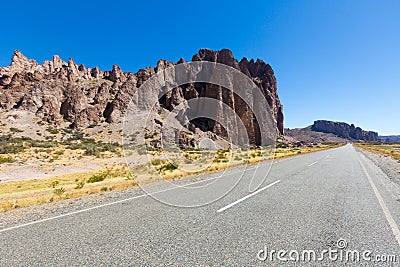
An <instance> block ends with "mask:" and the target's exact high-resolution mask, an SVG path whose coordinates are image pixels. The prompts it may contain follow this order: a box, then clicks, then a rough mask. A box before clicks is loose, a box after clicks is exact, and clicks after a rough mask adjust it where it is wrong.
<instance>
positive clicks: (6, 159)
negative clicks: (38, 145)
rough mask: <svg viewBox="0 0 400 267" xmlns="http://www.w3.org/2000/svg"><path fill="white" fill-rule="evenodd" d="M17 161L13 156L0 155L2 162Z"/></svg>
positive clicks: (0, 161) (0, 162)
mask: <svg viewBox="0 0 400 267" xmlns="http://www.w3.org/2000/svg"><path fill="white" fill-rule="evenodd" d="M12 162H15V159H13V158H11V157H2V156H0V164H2V163H12Z"/></svg>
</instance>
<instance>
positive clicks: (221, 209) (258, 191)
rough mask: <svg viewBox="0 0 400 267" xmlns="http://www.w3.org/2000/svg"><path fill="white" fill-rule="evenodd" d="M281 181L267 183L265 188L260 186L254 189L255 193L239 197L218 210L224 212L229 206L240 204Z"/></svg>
mask: <svg viewBox="0 0 400 267" xmlns="http://www.w3.org/2000/svg"><path fill="white" fill-rule="evenodd" d="M280 181H281V180H277V181H275V182H273V183H271V184H269V185H267V186H264V187H263V188H260V189H258V190H257V191H254V192H253V193H251V194H248V195H247V196H245V197H242V198H241V199H238V200H236V201H235V202H232V203H231V204H229V205H226V206H225V207H223V208H220V209H219V210H217V212H223V211H224V210H227V209H229V208H231V207H233V206H235V205H236V204H238V203H240V202H242V201H244V200H246V199H248V198H249V197H252V196H254V195H256V194H258V193H260V192H262V191H264V190H265V189H267V188H269V187H271V186H273V185H275V184H277V183H279V182H280Z"/></svg>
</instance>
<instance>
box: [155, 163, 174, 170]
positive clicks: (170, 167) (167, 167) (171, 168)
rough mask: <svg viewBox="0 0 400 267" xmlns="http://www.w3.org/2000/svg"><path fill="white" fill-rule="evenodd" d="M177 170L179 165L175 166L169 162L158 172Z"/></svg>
mask: <svg viewBox="0 0 400 267" xmlns="http://www.w3.org/2000/svg"><path fill="white" fill-rule="evenodd" d="M177 168H178V166H177V165H175V164H173V163H171V162H168V163H167V164H164V165H161V167H159V168H158V170H159V171H160V172H163V171H173V170H176V169H177Z"/></svg>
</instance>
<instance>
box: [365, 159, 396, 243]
mask: <svg viewBox="0 0 400 267" xmlns="http://www.w3.org/2000/svg"><path fill="white" fill-rule="evenodd" d="M358 161H359V162H360V164H361V167H362V169H363V171H364V173H365V175H366V176H367V178H368V181H369V184H370V185H371V187H372V190H373V191H374V193H375V196H376V198H377V199H378V202H379V205H380V206H381V208H382V210H383V213H384V214H385V216H386V220H387V221H388V223H389V226H390V228H391V229H392V232H393V234H394V237H395V238H396V240H397V243H398V245H399V246H400V230H399V227H398V226H397V224H396V222H395V220H394V219H393V217H392V215H391V214H390V211H389V209H388V207H387V206H386V203H385V201H384V200H383V198H382V196H381V194H380V193H379V191H378V188H377V187H376V186H375V184H374V182H373V181H372V178H371V176H370V175H369V173H368V171H367V169H366V168H365V166H364V164H363V163H362V162H361V160H360V159H358Z"/></svg>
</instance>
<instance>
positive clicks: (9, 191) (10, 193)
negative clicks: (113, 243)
mask: <svg viewBox="0 0 400 267" xmlns="http://www.w3.org/2000/svg"><path fill="white" fill-rule="evenodd" d="M96 176H104V179H103V180H102V181H98V182H93V183H88V181H89V180H90V179H91V178H92V177H96ZM134 185H136V182H135V181H134V179H133V177H132V175H131V174H130V172H129V170H128V169H127V167H126V166H125V165H117V166H114V167H112V168H105V169H102V170H96V171H89V172H82V173H73V174H64V175H58V176H55V177H51V178H44V179H34V180H22V181H10V182H5V183H2V184H1V187H0V211H7V210H9V209H13V208H19V207H26V206H32V205H37V204H42V203H46V202H53V201H57V200H61V199H69V198H76V197H80V196H84V195H90V194H94V193H101V192H104V191H108V190H116V189H124V188H127V187H131V186H134Z"/></svg>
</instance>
